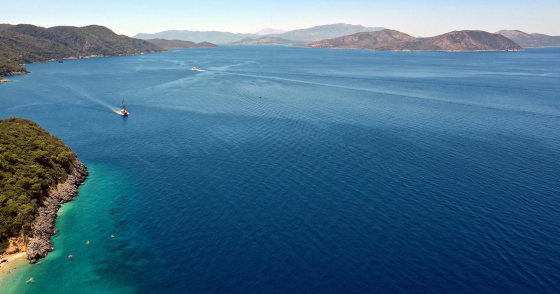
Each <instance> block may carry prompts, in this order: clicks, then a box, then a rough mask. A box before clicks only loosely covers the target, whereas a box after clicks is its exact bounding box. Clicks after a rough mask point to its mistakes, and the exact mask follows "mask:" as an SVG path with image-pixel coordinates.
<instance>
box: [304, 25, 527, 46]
mask: <svg viewBox="0 0 560 294" xmlns="http://www.w3.org/2000/svg"><path fill="white" fill-rule="evenodd" d="M303 46H304V47H307V48H331V49H370V50H375V51H523V48H522V47H521V46H519V45H518V44H517V43H515V42H514V41H512V40H510V39H508V38H506V37H504V36H502V35H500V34H491V33H488V32H484V31H469V30H466V31H453V32H449V33H446V34H443V35H439V36H435V37H432V38H422V39H419V38H415V37H412V36H410V35H408V34H405V33H403V32H399V31H395V30H381V31H376V32H363V33H357V34H353V35H349V36H343V37H339V38H334V39H328V40H321V41H317V42H312V43H309V44H305V45H303Z"/></svg>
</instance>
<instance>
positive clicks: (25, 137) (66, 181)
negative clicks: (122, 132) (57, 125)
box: [0, 118, 88, 263]
mask: <svg viewBox="0 0 560 294" xmlns="http://www.w3.org/2000/svg"><path fill="white" fill-rule="evenodd" d="M0 133H2V134H4V135H3V136H1V137H0V150H1V152H0V173H1V177H0V253H2V258H7V257H10V256H12V255H14V254H21V253H25V254H26V256H27V259H29V260H30V262H31V263H35V262H36V261H37V260H38V259H39V258H42V257H44V256H46V255H47V253H48V252H50V251H52V245H51V241H50V237H51V236H52V235H54V234H55V232H56V230H55V229H54V227H55V221H56V217H57V213H58V210H59V208H60V206H61V204H63V203H65V202H68V201H71V200H72V198H73V197H74V196H76V195H77V194H78V186H79V185H81V184H82V183H84V181H85V179H86V177H87V175H88V171H87V168H86V167H85V166H84V165H83V164H82V163H81V162H80V161H78V157H77V156H76V154H75V153H74V152H73V151H72V150H71V149H70V147H68V146H66V145H65V144H64V142H62V140H60V139H58V138H57V137H55V136H53V135H51V134H49V133H48V132H47V131H45V130H44V129H43V128H41V127H40V126H39V125H37V124H36V123H34V122H32V121H30V120H27V119H23V118H9V119H4V120H0Z"/></svg>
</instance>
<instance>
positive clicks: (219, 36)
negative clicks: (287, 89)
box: [134, 23, 384, 44]
mask: <svg viewBox="0 0 560 294" xmlns="http://www.w3.org/2000/svg"><path fill="white" fill-rule="evenodd" d="M382 29H384V28H381V27H364V26H361V25H350V24H342V23H339V24H331V25H322V26H316V27H312V28H308V29H301V30H294V31H289V32H285V33H282V34H270V35H267V36H269V37H278V38H282V39H287V40H294V41H300V42H301V43H307V42H312V41H318V40H323V39H330V38H336V37H341V36H345V35H350V34H355V33H359V32H371V31H379V30H382ZM259 32H261V31H259ZM259 32H258V33H259ZM260 37H262V35H259V34H234V33H230V32H218V31H208V32H202V31H178V30H170V31H163V32H159V33H155V34H142V33H140V34H136V35H135V36H134V38H139V39H156V38H159V39H169V40H171V39H173V40H183V41H191V42H195V43H199V42H204V41H206V42H211V43H214V44H225V43H230V42H237V41H240V40H242V39H245V38H251V39H258V38H260Z"/></svg>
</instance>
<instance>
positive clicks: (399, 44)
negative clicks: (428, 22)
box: [305, 30, 422, 50]
mask: <svg viewBox="0 0 560 294" xmlns="http://www.w3.org/2000/svg"><path fill="white" fill-rule="evenodd" d="M419 42H422V41H421V40H420V39H417V38H414V37H412V36H410V35H407V34H405V33H401V32H399V31H395V30H382V31H377V32H363V33H357V34H353V35H349V36H344V37H339V38H334V39H328V40H322V41H317V42H313V43H309V44H307V45H305V47H308V48H333V49H372V50H375V49H378V48H383V47H388V46H391V47H394V48H401V49H402V48H405V47H410V46H411V45H414V44H417V43H419Z"/></svg>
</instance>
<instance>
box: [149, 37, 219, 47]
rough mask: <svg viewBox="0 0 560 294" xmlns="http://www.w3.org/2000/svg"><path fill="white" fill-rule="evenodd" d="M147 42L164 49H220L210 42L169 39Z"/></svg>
mask: <svg viewBox="0 0 560 294" xmlns="http://www.w3.org/2000/svg"><path fill="white" fill-rule="evenodd" d="M146 41H148V42H150V43H152V44H154V45H156V46H159V47H162V48H168V49H169V48H216V47H220V46H218V45H216V44H212V43H210V42H200V43H198V44H197V43H195V42H191V41H182V40H167V39H147V40H146Z"/></svg>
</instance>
